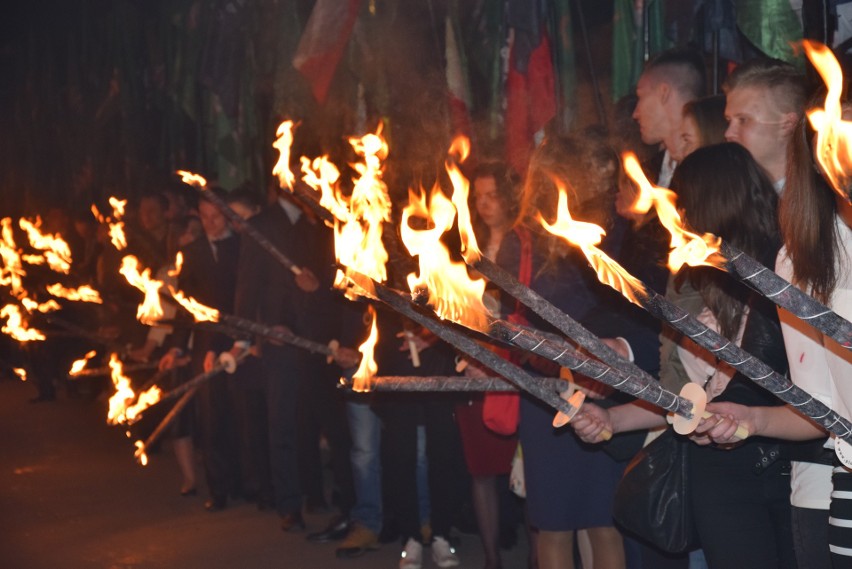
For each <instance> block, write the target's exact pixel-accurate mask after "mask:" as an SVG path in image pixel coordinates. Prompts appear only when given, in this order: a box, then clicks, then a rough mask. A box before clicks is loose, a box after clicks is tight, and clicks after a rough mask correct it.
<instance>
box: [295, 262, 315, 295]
mask: <svg viewBox="0 0 852 569" xmlns="http://www.w3.org/2000/svg"><path fill="white" fill-rule="evenodd" d="M299 269H300V270H301V272H300V273H299V274H298V275H296V286H298V287H299V288H300V289H302V290H303V291H305V292H314V291H315V290H317V289H318V288H319V279H317V277H316V275H314V274H313V273H312V272H311V270H310V269H308V268H307V267H299Z"/></svg>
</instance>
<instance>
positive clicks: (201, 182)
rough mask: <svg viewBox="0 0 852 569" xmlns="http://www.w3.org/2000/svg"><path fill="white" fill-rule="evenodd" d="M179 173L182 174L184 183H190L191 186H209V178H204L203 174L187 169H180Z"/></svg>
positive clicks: (181, 177)
mask: <svg viewBox="0 0 852 569" xmlns="http://www.w3.org/2000/svg"><path fill="white" fill-rule="evenodd" d="M177 174H178V176H180V179H181V181H182V182H183V183H184V184H189V185H190V186H195V187H196V188H202V189H203V188H206V187H207V180H206V179H204V177H203V176H199V175H198V174H193V173H192V172H187V171H186V170H178V171H177Z"/></svg>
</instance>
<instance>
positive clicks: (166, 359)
mask: <svg viewBox="0 0 852 569" xmlns="http://www.w3.org/2000/svg"><path fill="white" fill-rule="evenodd" d="M180 356H181V351H180V350H179V349H177V348H172V349H171V350H169V351H168V352H166V354H165V355H164V356H163V357H162V358H160V364H159V366H158V369H159V370H160V371H166V370H170V369H172V368H173V367H175V366H176V365H177V363H178V359H179V358H180Z"/></svg>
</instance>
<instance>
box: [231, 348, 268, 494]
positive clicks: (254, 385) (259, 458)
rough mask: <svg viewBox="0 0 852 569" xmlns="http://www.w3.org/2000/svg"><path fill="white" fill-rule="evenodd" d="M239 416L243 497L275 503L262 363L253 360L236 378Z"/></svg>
mask: <svg viewBox="0 0 852 569" xmlns="http://www.w3.org/2000/svg"><path fill="white" fill-rule="evenodd" d="M235 379H236V383H237V389H235V390H234V392H235V393H234V394H235V396H236V400H235V402H236V405H237V414H238V416H239V423H240V431H239V438H240V463H241V465H242V471H241V473H240V478H241V481H242V492H243V495H244V496H245V497H246V498H247V499H249V500H256V501H258V502H262V503H265V504H266V503H272V481H271V479H270V475H269V421H268V419H267V403H266V383H265V381H264V373H263V369H262V367H261V365H260V361H259V360H257V359H255V358H253V357H250V358H248V359H247V360H246V361H244V362H243V363H242V365H240V367H239V369H238V370H237V373H236V376H235Z"/></svg>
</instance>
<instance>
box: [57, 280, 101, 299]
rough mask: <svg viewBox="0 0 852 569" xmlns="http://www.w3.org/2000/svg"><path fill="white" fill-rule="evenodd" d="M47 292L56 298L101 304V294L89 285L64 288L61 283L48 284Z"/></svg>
mask: <svg viewBox="0 0 852 569" xmlns="http://www.w3.org/2000/svg"><path fill="white" fill-rule="evenodd" d="M46 288H47V292H48V293H50V294H52V295H53V296H55V297H58V298H64V299H67V300H73V301H79V302H92V303H94V304H103V300H101V294H100V293H99V292H98V291H96V290H95V289H93V288H92V287H90V286H89V285H83V286H79V287H77V288H65V287H64V286H62V283H55V284H52V285H48V286H47V287H46Z"/></svg>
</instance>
